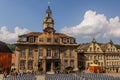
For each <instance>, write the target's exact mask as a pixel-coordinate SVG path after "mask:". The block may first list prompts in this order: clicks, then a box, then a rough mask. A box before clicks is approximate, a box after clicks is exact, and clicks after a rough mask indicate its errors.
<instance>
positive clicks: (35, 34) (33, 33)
mask: <svg viewBox="0 0 120 80" xmlns="http://www.w3.org/2000/svg"><path fill="white" fill-rule="evenodd" d="M40 34H42V32H30V33H27V34H23V35H20V36H38V35H40Z"/></svg>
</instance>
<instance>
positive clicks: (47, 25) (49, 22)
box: [43, 6, 55, 33]
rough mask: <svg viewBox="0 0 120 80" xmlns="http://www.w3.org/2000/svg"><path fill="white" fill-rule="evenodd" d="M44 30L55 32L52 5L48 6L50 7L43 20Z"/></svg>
mask: <svg viewBox="0 0 120 80" xmlns="http://www.w3.org/2000/svg"><path fill="white" fill-rule="evenodd" d="M43 31H44V32H48V33H55V29H54V20H53V18H52V11H51V9H50V6H48V9H47V10H46V17H45V18H44V22H43Z"/></svg>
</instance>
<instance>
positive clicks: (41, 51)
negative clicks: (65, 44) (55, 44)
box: [39, 49, 43, 57]
mask: <svg viewBox="0 0 120 80" xmlns="http://www.w3.org/2000/svg"><path fill="white" fill-rule="evenodd" d="M39 57H43V49H40V51H39Z"/></svg>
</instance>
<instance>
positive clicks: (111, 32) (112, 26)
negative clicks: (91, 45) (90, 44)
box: [60, 10, 120, 39]
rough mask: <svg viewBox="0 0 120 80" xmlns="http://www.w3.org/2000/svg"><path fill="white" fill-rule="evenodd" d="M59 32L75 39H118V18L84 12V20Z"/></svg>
mask: <svg viewBox="0 0 120 80" xmlns="http://www.w3.org/2000/svg"><path fill="white" fill-rule="evenodd" d="M60 32H63V33H66V34H69V35H71V36H74V37H76V38H83V39H84V38H93V37H95V38H100V39H101V38H108V39H110V38H120V37H119V36H120V21H119V17H118V16H116V17H114V18H110V19H108V20H107V17H106V16H105V15H104V14H97V13H96V12H95V11H92V10H88V11H86V12H85V15H84V19H83V21H82V22H80V23H79V24H78V25H76V26H72V27H64V28H62V29H61V30H60Z"/></svg>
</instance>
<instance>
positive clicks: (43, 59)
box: [15, 6, 78, 72]
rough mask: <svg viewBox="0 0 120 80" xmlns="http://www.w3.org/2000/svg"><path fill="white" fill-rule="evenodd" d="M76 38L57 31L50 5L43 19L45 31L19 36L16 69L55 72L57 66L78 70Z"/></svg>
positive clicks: (62, 68)
mask: <svg viewBox="0 0 120 80" xmlns="http://www.w3.org/2000/svg"><path fill="white" fill-rule="evenodd" d="M76 48H77V43H76V39H75V38H74V37H71V36H69V35H66V34H63V33H56V31H55V28H54V20H53V18H52V11H51V9H50V6H48V9H47V10H46V16H45V18H44V21H43V32H30V33H27V34H23V35H20V36H18V41H17V43H16V51H15V53H16V70H17V71H23V72H26V71H38V70H39V68H40V69H41V68H42V69H43V71H44V72H49V71H50V72H54V70H56V68H57V67H60V69H61V70H64V69H65V68H67V67H72V68H73V69H74V70H78V65H77V52H76V51H75V49H76Z"/></svg>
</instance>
